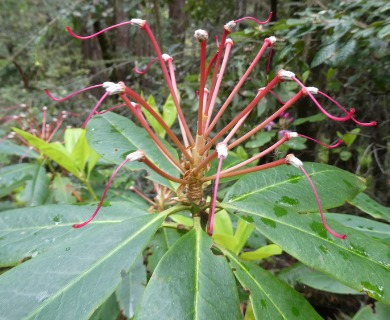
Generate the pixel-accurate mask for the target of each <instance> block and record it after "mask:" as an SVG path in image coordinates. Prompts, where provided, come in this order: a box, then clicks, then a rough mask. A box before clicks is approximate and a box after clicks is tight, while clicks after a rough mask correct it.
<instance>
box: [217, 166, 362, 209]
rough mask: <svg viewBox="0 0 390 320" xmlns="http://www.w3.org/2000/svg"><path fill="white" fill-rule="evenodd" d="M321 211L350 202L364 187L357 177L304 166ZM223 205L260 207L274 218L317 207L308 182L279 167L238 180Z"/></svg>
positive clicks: (294, 171)
mask: <svg viewBox="0 0 390 320" xmlns="http://www.w3.org/2000/svg"><path fill="white" fill-rule="evenodd" d="M304 166H305V168H306V171H307V172H308V174H309V175H310V177H311V178H312V180H313V182H314V184H315V186H316V188H317V190H318V193H319V196H320V198H321V202H322V205H323V207H324V208H334V207H337V206H340V205H342V204H343V203H344V202H345V201H347V200H351V199H353V198H354V197H355V196H356V195H357V193H358V192H360V191H362V190H363V189H364V188H365V186H364V183H363V181H362V180H361V179H359V178H358V177H357V176H355V175H353V174H351V173H349V172H347V171H344V170H341V169H338V168H336V167H332V166H328V165H324V164H316V163H305V164H304ZM224 202H228V203H229V202H234V203H239V202H246V203H247V202H249V203H256V204H257V206H259V204H261V208H262V209H263V210H265V209H267V210H269V211H271V212H274V214H275V215H283V214H284V211H285V210H287V209H289V208H292V209H293V210H295V211H298V212H310V211H317V210H318V206H317V202H316V200H315V197H314V195H313V192H312V190H311V188H310V185H309V183H308V181H307V180H306V179H305V178H304V176H303V175H302V174H301V172H300V170H298V169H297V168H295V167H292V166H281V167H278V168H272V169H268V170H265V171H261V172H257V173H253V174H250V175H247V176H244V177H242V178H241V179H240V180H239V181H238V182H237V183H236V184H234V186H233V187H232V188H230V190H229V191H228V192H227V194H226V196H225V199H224Z"/></svg>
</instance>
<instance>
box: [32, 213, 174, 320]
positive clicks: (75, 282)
mask: <svg viewBox="0 0 390 320" xmlns="http://www.w3.org/2000/svg"><path fill="white" fill-rule="evenodd" d="M165 215H166V213H164V214H159V215H156V218H154V219H152V220H151V221H150V222H148V223H147V224H145V225H144V226H143V227H142V228H140V229H139V230H138V231H137V232H135V233H133V234H132V235H130V237H129V238H126V239H125V240H124V241H123V242H122V243H121V244H120V245H118V246H117V247H116V248H115V249H114V250H111V251H110V252H109V253H108V254H107V255H105V256H103V257H102V258H101V259H99V260H97V261H96V262H95V263H94V264H92V265H91V266H90V268H88V269H86V270H85V272H84V273H82V275H83V276H81V275H79V276H77V277H75V278H74V279H73V280H71V281H70V282H68V283H67V285H66V286H64V287H63V288H62V290H60V291H57V292H56V293H55V294H54V295H52V296H51V297H50V298H49V299H47V300H45V302H44V303H42V304H41V305H40V306H39V307H38V308H37V309H35V311H34V312H33V313H30V314H29V316H28V318H26V319H30V318H33V317H34V316H35V315H36V314H38V313H39V312H40V311H41V310H42V309H43V308H44V307H46V306H47V305H48V304H49V303H51V302H52V301H53V300H55V299H56V298H57V297H59V296H60V295H61V294H62V293H64V292H66V291H68V290H69V289H70V288H71V287H72V286H73V285H75V284H77V283H78V282H79V281H80V279H82V278H84V277H85V276H86V275H88V274H89V273H91V272H92V271H94V270H95V269H96V268H98V267H99V266H100V265H101V264H102V263H103V262H104V261H106V260H107V259H108V258H110V257H111V256H113V255H114V254H116V253H117V252H118V251H119V250H120V249H122V248H123V247H124V246H125V245H127V244H128V243H129V242H130V241H131V240H133V239H134V238H135V237H137V236H138V235H140V234H141V233H142V232H143V231H144V230H145V229H147V227H149V226H150V225H151V224H153V223H155V222H156V221H157V220H158V219H162V218H163V217H164V216H165Z"/></svg>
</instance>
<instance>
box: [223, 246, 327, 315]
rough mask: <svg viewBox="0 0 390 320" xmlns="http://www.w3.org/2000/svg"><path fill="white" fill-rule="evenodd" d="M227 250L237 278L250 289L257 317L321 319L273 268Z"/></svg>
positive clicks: (250, 296)
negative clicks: (236, 255) (270, 270)
mask: <svg viewBox="0 0 390 320" xmlns="http://www.w3.org/2000/svg"><path fill="white" fill-rule="evenodd" d="M225 254H226V255H227V256H228V258H229V261H230V265H231V267H232V268H233V270H234V274H235V275H236V277H237V279H238V280H239V281H240V283H241V285H242V286H243V287H244V288H245V289H247V290H248V291H249V292H250V295H249V298H250V301H251V304H252V308H253V313H254V315H255V318H256V319H269V320H275V319H305V320H306V319H311V320H312V319H313V320H314V319H322V318H321V317H320V316H319V315H318V314H317V313H316V312H315V311H314V309H313V307H312V306H311V305H310V304H309V303H308V302H307V301H306V300H305V299H304V298H303V297H302V296H301V295H300V294H299V293H298V292H296V291H295V290H293V289H292V288H291V287H289V286H288V285H287V284H285V283H284V282H283V281H281V280H279V279H278V278H276V277H275V276H274V275H272V274H271V273H270V272H268V271H266V270H264V269H262V268H261V267H259V266H257V265H255V264H253V263H251V262H241V261H239V260H238V259H237V257H235V256H234V255H232V254H230V253H228V252H225Z"/></svg>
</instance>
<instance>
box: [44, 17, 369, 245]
mask: <svg viewBox="0 0 390 320" xmlns="http://www.w3.org/2000/svg"><path fill="white" fill-rule="evenodd" d="M248 19H249V20H252V21H255V22H256V23H258V24H264V23H267V22H269V21H270V19H271V14H270V15H269V17H268V19H267V20H266V21H264V22H260V21H258V20H256V19H254V18H252V17H245V18H242V19H239V20H235V21H230V22H228V23H227V24H226V25H225V26H224V30H223V33H222V36H221V38H220V41H218V44H217V45H218V49H217V51H216V53H215V54H214V55H213V56H212V58H210V60H209V62H208V63H207V62H206V60H207V40H208V33H207V32H206V31H204V30H197V31H195V38H196V40H197V42H198V43H199V50H200V52H199V56H200V66H199V68H200V74H199V90H198V112H197V128H196V132H194V133H192V132H191V130H190V128H189V126H188V124H187V121H186V118H185V117H184V113H183V111H182V108H181V105H180V102H179V101H180V99H179V96H180V94H179V90H178V87H177V85H176V77H175V69H174V65H173V58H172V57H171V56H169V55H167V54H162V52H161V50H160V47H159V45H158V43H157V41H156V39H155V37H154V34H153V32H152V31H151V29H150V27H149V25H148V23H147V21H145V20H141V19H132V20H130V21H127V22H123V23H120V24H117V25H113V26H111V27H109V28H106V29H104V30H102V31H100V32H97V33H95V34H93V35H90V36H85V37H82V36H78V35H76V34H75V33H74V32H73V31H72V30H71V29H70V28H69V27H68V28H67V30H68V32H69V33H70V34H71V35H72V36H73V37H75V38H77V39H82V40H86V39H90V38H92V37H95V36H97V35H99V34H101V33H103V32H106V31H108V30H110V29H113V28H116V27H121V26H124V25H135V26H137V27H139V28H140V29H141V30H142V31H144V32H145V33H146V35H147V37H148V38H149V40H150V42H151V44H152V46H153V48H154V50H155V53H156V58H155V59H154V60H153V61H152V62H151V63H150V64H149V65H148V66H147V67H146V69H145V70H143V71H140V70H136V72H138V73H144V72H146V70H147V69H148V68H149V67H150V66H151V64H152V63H154V62H157V61H158V62H159V64H160V67H161V70H162V74H163V76H164V80H165V83H166V85H167V87H168V89H169V92H170V94H171V96H172V98H173V101H174V104H175V107H176V110H177V114H178V123H179V126H180V132H181V135H180V136H177V135H176V134H175V133H174V132H173V131H172V130H171V129H170V128H169V127H168V125H167V124H166V123H165V122H164V120H163V119H162V117H161V116H160V115H159V114H158V113H156V112H155V111H154V110H153V108H152V107H151V106H150V105H149V104H148V103H147V102H146V101H145V100H144V99H143V98H142V97H141V96H140V95H139V94H137V93H136V92H134V91H133V90H132V89H131V88H129V87H128V86H126V85H125V84H124V83H123V82H119V83H111V82H105V83H103V84H99V85H95V86H92V87H89V88H86V89H82V90H80V91H77V92H76V93H73V94H71V95H69V96H67V97H65V98H62V99H57V98H55V97H53V96H52V95H51V94H50V92H48V91H46V93H47V94H48V95H49V97H50V98H52V99H53V100H55V101H63V100H65V99H68V98H70V97H72V96H74V95H75V94H77V93H79V92H83V91H85V90H88V89H94V88H97V87H102V88H104V89H105V90H106V92H105V93H104V95H103V96H102V98H101V99H100V100H99V101H98V103H97V104H96V105H95V107H94V108H93V110H92V111H91V113H90V114H89V116H88V117H87V120H86V121H85V123H84V125H83V127H85V126H86V124H87V122H88V121H89V119H90V118H91V117H92V116H93V115H94V114H96V113H98V108H99V107H100V105H101V104H102V103H103V101H104V100H105V99H106V98H107V97H108V96H109V95H113V94H116V95H119V97H120V98H121V100H122V101H123V104H121V105H119V106H116V107H113V108H111V109H110V110H114V109H116V108H119V107H123V106H125V107H127V108H129V110H130V111H131V112H132V113H133V114H134V116H135V118H136V119H137V120H138V122H139V124H140V125H141V126H142V127H143V128H144V129H145V130H146V131H147V133H148V134H149V136H150V138H151V139H152V140H153V141H154V143H155V144H156V146H157V147H158V149H159V150H160V151H161V154H162V155H163V156H164V157H166V158H167V159H168V160H169V161H170V163H171V164H172V166H173V167H174V168H176V170H177V171H178V172H179V173H180V178H176V177H173V176H170V175H169V174H167V173H166V172H164V171H162V170H161V169H159V168H158V167H157V166H156V165H155V164H153V163H152V162H151V161H150V160H149V159H148V158H147V155H146V154H144V153H143V152H142V151H137V152H135V153H131V154H130V155H128V156H127V157H126V159H125V160H124V161H123V162H122V163H121V164H120V165H119V167H118V168H117V169H116V170H115V171H114V173H113V174H112V176H111V178H110V179H109V181H108V184H107V187H106V189H105V191H104V193H103V196H102V199H101V201H100V203H99V205H98V207H97V209H96V210H95V212H94V213H93V215H92V216H91V217H90V218H89V219H88V220H87V221H85V222H83V223H81V224H77V225H74V227H75V228H79V227H82V226H85V225H86V224H88V223H89V222H90V221H92V220H93V218H94V217H95V216H96V214H97V213H98V211H99V209H100V207H101V205H102V202H103V199H104V197H105V195H106V193H107V190H108V188H109V186H110V184H111V182H112V180H113V179H114V177H115V175H116V174H117V173H118V171H119V170H120V169H121V168H122V167H123V166H124V165H125V164H126V163H127V162H128V161H141V162H143V163H144V164H145V165H146V166H148V167H149V168H150V169H151V170H153V171H155V172H157V173H158V174H160V175H161V176H163V177H164V178H167V179H169V180H171V181H174V182H177V183H179V184H180V187H179V188H178V189H177V200H178V201H181V202H183V203H187V204H189V205H194V206H196V207H197V208H205V207H207V206H208V207H209V213H208V227H207V231H208V233H209V234H210V235H211V234H212V233H213V227H214V214H215V209H216V202H217V192H218V185H219V180H220V179H221V178H227V177H233V176H239V175H243V174H247V173H250V172H256V171H259V170H264V169H267V168H271V167H276V166H280V165H293V166H294V167H297V168H298V169H300V170H301V171H302V173H303V174H304V175H305V176H306V178H307V179H308V181H309V183H310V185H311V187H312V189H313V192H314V195H315V197H316V199H317V203H318V207H319V211H320V214H321V218H322V221H323V223H324V226H325V228H326V229H327V230H328V231H329V232H330V233H331V234H333V235H334V236H336V237H338V238H341V239H345V238H346V236H345V235H341V234H338V233H336V232H335V231H333V230H331V229H330V228H329V226H328V225H327V224H326V222H325V219H324V214H323V211H322V207H321V202H320V199H319V197H318V194H317V191H316V189H315V186H314V184H313V182H312V180H311V179H310V176H309V175H308V174H307V172H306V171H305V169H304V165H303V163H302V162H301V161H300V160H299V159H298V158H296V157H295V156H294V155H287V156H286V157H285V158H283V159H279V160H276V161H273V162H270V163H265V164H260V165H256V166H251V167H245V166H246V165H247V164H249V163H251V162H254V161H257V160H259V159H261V158H262V157H264V156H265V155H267V154H269V153H270V152H273V151H274V150H275V149H276V148H277V147H279V146H280V145H282V144H283V143H285V142H286V141H288V140H290V139H293V138H295V137H298V136H300V137H304V138H307V139H311V140H313V141H316V140H314V139H312V138H310V137H306V136H303V135H301V134H299V133H296V132H289V131H285V132H284V134H283V135H282V137H281V138H280V139H279V140H278V141H277V142H276V143H274V144H273V145H271V146H270V147H268V148H267V149H266V150H263V151H262V152H260V153H259V154H256V155H254V156H253V157H251V158H250V159H248V160H245V161H242V162H241V163H239V164H237V165H235V166H233V167H230V168H228V169H224V170H222V163H223V161H224V159H226V157H227V156H228V152H229V150H232V149H233V148H235V147H237V146H238V145H240V144H241V143H243V142H244V141H246V140H247V139H248V138H250V137H251V136H253V135H254V134H255V133H257V132H259V131H260V130H264V129H267V127H269V126H270V124H272V123H273V121H274V120H275V119H277V118H280V117H286V114H287V113H286V112H287V110H288V109H289V108H290V107H292V106H293V105H294V104H295V103H296V102H297V101H299V100H300V99H302V98H304V97H305V96H308V97H310V99H311V100H312V101H313V103H314V105H315V106H316V107H317V108H318V109H319V110H320V111H321V112H322V113H323V114H324V115H325V116H327V117H328V118H330V119H332V120H334V121H347V120H351V121H354V122H355V123H357V124H359V125H363V126H371V125H375V123H374V122H370V123H361V122H359V121H358V120H356V119H355V118H354V114H355V110H354V109H351V110H349V111H348V110H346V109H345V108H343V107H342V106H341V105H340V104H339V103H338V102H337V101H335V100H334V99H332V98H330V97H329V96H328V95H326V94H325V93H323V92H321V91H320V90H318V89H317V88H314V87H306V86H305V85H304V84H303V83H302V82H301V81H300V80H299V79H298V78H297V77H296V75H295V74H294V73H293V72H291V71H286V70H280V71H279V72H278V73H277V74H276V76H275V77H274V78H273V79H272V80H271V81H270V82H269V83H268V84H267V85H266V86H265V87H262V88H260V89H259V91H258V93H257V95H256V96H255V97H254V99H253V100H252V101H251V102H250V103H249V104H248V105H247V106H245V107H243V108H242V110H241V111H240V112H239V113H238V114H237V115H236V116H235V117H233V119H231V120H230V121H229V122H228V123H227V125H226V126H225V127H224V128H222V129H221V130H219V131H218V132H213V129H214V128H215V126H216V124H217V123H218V121H219V120H220V119H221V117H222V116H223V114H224V112H225V110H226V109H227V108H228V107H229V105H230V104H231V102H232V101H233V99H234V98H235V97H236V95H237V93H238V92H239V90H240V89H241V88H242V86H243V84H244V83H245V81H246V80H247V79H248V77H249V75H250V73H251V72H252V71H253V69H254V68H255V67H256V66H257V64H258V63H259V61H260V59H261V57H262V56H263V55H264V54H265V53H266V52H267V51H271V50H272V47H273V45H274V43H275V41H276V38H275V37H269V38H266V39H265V40H264V42H263V44H262V46H261V47H260V49H259V51H258V53H257V54H256V56H255V57H254V59H253V61H252V62H251V63H250V65H249V67H248V68H247V70H246V71H245V73H244V74H243V76H242V77H241V78H240V79H239V81H238V82H237V84H236V85H235V86H234V88H233V89H232V91H231V92H230V94H229V95H228V97H227V98H226V99H225V100H223V101H224V102H223V103H222V105H220V106H218V107H217V108H216V104H217V103H216V102H217V97H218V94H219V92H220V86H221V82H222V79H223V77H224V73H225V70H226V66H227V64H228V61H229V57H230V53H231V48H232V46H233V41H232V40H231V39H229V38H228V35H229V34H230V33H231V32H233V31H234V28H235V26H236V25H237V23H239V22H241V21H243V20H248ZM268 65H269V64H268ZM284 81H295V82H296V83H297V84H298V85H299V87H300V88H301V89H300V90H299V91H298V92H297V93H296V94H295V95H294V96H292V97H291V98H290V99H288V100H287V101H285V102H284V101H281V100H279V101H280V103H281V104H282V106H281V107H280V108H279V109H278V110H277V111H275V112H274V113H273V114H272V115H270V116H269V117H268V118H266V119H264V120H263V121H262V122H260V123H259V124H258V125H256V126H255V127H254V128H253V129H252V130H250V131H249V132H247V133H245V134H243V135H242V136H239V137H236V133H237V132H238V130H239V129H240V127H241V126H242V124H243V123H244V121H245V119H246V117H247V116H248V115H249V114H250V113H251V111H252V110H253V109H254V108H255V107H256V106H257V105H258V103H259V102H260V101H261V100H262V99H263V98H264V97H265V96H266V95H267V94H274V93H273V91H272V90H273V89H274V88H275V87H276V86H277V85H279V84H280V83H282V82H284ZM315 95H320V96H322V97H324V98H326V99H328V100H329V101H330V102H332V103H333V104H335V105H336V106H337V107H338V108H339V109H340V110H341V112H342V116H334V115H331V114H330V113H328V112H327V111H326V110H325V109H324V108H323V107H322V105H321V104H320V103H319V102H318V101H317V99H316V98H315V97H314V96H315ZM219 98H220V99H222V97H219ZM142 111H144V112H149V113H150V114H151V116H152V117H153V118H154V119H155V120H156V121H157V122H158V123H159V124H160V125H161V126H162V127H163V128H164V130H165V131H166V133H167V135H168V137H169V138H170V140H171V142H172V144H174V145H175V146H176V147H177V149H178V150H179V151H180V152H181V154H182V157H181V160H180V161H179V160H178V159H177V158H176V157H175V156H174V155H173V154H172V153H171V152H170V151H169V150H168V149H167V148H166V147H165V145H164V144H163V143H161V141H160V139H159V138H158V137H157V135H156V133H155V132H154V131H153V130H152V128H151V127H150V125H149V124H148V122H147V121H146V119H145V117H144V115H143V113H142ZM287 117H288V116H287ZM286 119H287V118H286ZM233 137H234V138H235V139H234V141H233V142H231V141H232V138H233ZM316 142H318V141H316ZM318 143H319V144H320V145H321V146H324V147H326V148H334V147H337V146H338V145H340V143H341V141H337V142H336V143H335V144H334V145H326V144H325V143H322V142H318ZM215 159H217V160H216V161H218V166H217V172H216V173H215V174H213V175H210V174H208V172H209V169H210V165H211V162H212V161H214V160H215ZM243 167H245V168H243ZM210 181H215V183H214V191H213V195H212V199H211V201H210V203H209V204H208V203H207V202H206V199H204V195H203V190H204V187H205V186H206V185H207V184H209V183H210Z"/></svg>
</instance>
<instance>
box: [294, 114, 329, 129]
mask: <svg viewBox="0 0 390 320" xmlns="http://www.w3.org/2000/svg"><path fill="white" fill-rule="evenodd" d="M325 118H326V116H325V115H324V114H323V113H317V114H314V115H312V116H309V117H305V118H298V119H296V120H294V122H293V125H294V126H299V125H301V124H304V123H306V122H310V123H312V122H319V121H322V120H324V119H325Z"/></svg>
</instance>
